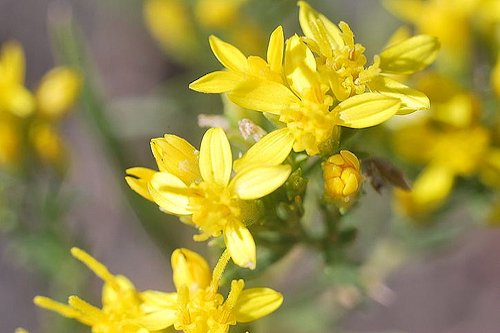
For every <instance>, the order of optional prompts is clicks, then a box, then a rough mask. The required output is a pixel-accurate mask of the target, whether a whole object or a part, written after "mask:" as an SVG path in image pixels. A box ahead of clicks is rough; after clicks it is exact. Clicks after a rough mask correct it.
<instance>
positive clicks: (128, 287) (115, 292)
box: [34, 248, 149, 333]
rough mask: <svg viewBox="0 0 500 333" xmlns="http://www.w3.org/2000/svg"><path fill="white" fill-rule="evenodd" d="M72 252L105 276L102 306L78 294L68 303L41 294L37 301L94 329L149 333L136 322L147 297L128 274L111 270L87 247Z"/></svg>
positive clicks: (108, 332)
mask: <svg viewBox="0 0 500 333" xmlns="http://www.w3.org/2000/svg"><path fill="white" fill-rule="evenodd" d="M71 254H72V255H73V256H74V257H75V258H77V259H78V260H80V261H81V262H83V263H84V264H85V265H87V267H88V268H89V269H91V270H92V271H93V272H94V273H95V274H96V275H97V276H99V277H100V278H101V279H103V280H104V286H103V289H102V308H101V309H99V308H97V307H95V306H93V305H91V304H89V303H87V302H85V301H84V300H82V299H81V298H79V297H78V296H70V297H69V299H68V305H66V304H62V303H59V302H56V301H54V300H52V299H50V298H47V297H43V296H37V297H35V299H34V302H35V304H36V305H38V306H40V307H42V308H45V309H47V310H51V311H54V312H57V313H59V314H61V315H63V316H65V317H68V318H73V319H76V320H78V321H79V322H81V323H83V324H85V325H87V326H90V327H91V328H92V332H94V333H114V332H120V333H148V332H149V331H148V330H146V329H145V328H144V327H142V325H140V324H139V323H137V322H136V321H137V320H138V319H139V318H141V317H143V316H144V312H143V310H142V308H141V304H142V302H143V301H142V298H141V295H140V293H139V292H137V291H136V289H135V287H134V285H133V284H132V282H130V281H129V280H128V279H127V278H126V277H124V276H121V275H113V274H111V273H110V272H109V271H108V269H107V268H106V267H105V266H104V265H103V264H101V263H100V262H98V261H97V260H95V259H94V258H93V257H91V256H90V255H89V254H87V253H86V252H84V251H83V250H80V249H78V248H72V249H71Z"/></svg>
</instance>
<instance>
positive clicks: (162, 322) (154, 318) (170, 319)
mask: <svg viewBox="0 0 500 333" xmlns="http://www.w3.org/2000/svg"><path fill="white" fill-rule="evenodd" d="M176 318H177V310H176V309H175V310H171V309H167V310H161V311H157V312H153V313H150V314H147V315H145V316H143V317H141V318H139V319H137V320H134V323H136V324H138V325H140V326H143V327H144V328H146V329H147V330H148V331H159V330H163V329H165V328H167V327H170V326H172V325H173V324H174V322H175V319H176Z"/></svg>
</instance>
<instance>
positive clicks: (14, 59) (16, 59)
mask: <svg viewBox="0 0 500 333" xmlns="http://www.w3.org/2000/svg"><path fill="white" fill-rule="evenodd" d="M24 71H25V59H24V51H23V48H22V46H21V44H19V43H18V42H16V41H9V42H6V43H5V44H3V47H2V50H1V53H0V77H1V78H2V80H5V81H8V82H9V83H10V84H23V83H24Z"/></svg>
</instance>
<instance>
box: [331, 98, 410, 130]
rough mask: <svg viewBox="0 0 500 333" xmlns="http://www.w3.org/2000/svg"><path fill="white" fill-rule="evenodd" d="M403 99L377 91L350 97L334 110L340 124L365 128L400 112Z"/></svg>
mask: <svg viewBox="0 0 500 333" xmlns="http://www.w3.org/2000/svg"><path fill="white" fill-rule="evenodd" d="M400 105H401V101H400V100H399V99H396V98H392V97H388V96H384V95H382V94H377V93H366V94H361V95H356V96H353V97H350V98H348V99H346V100H345V101H343V102H342V103H340V104H339V105H337V107H335V109H334V110H333V111H332V112H334V113H335V114H336V118H337V119H336V122H337V124H338V125H340V126H346V127H351V128H365V127H370V126H375V125H378V124H380V123H382V122H384V121H386V120H387V119H389V118H390V117H392V116H393V115H395V114H396V112H398V110H399V107H400Z"/></svg>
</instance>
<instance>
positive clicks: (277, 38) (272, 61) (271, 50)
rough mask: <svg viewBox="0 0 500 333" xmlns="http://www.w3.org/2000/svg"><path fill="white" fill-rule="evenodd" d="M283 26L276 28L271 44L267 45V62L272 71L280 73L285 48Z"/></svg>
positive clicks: (270, 40)
mask: <svg viewBox="0 0 500 333" xmlns="http://www.w3.org/2000/svg"><path fill="white" fill-rule="evenodd" d="M284 40H285V37H284V35H283V28H282V27H281V26H278V27H277V28H276V29H274V31H273V33H272V34H271V38H270V39H269V46H268V47H267V63H268V64H269V67H270V68H271V70H272V71H274V72H277V73H280V72H281V66H282V63H283V49H284V43H285V42H284Z"/></svg>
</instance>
